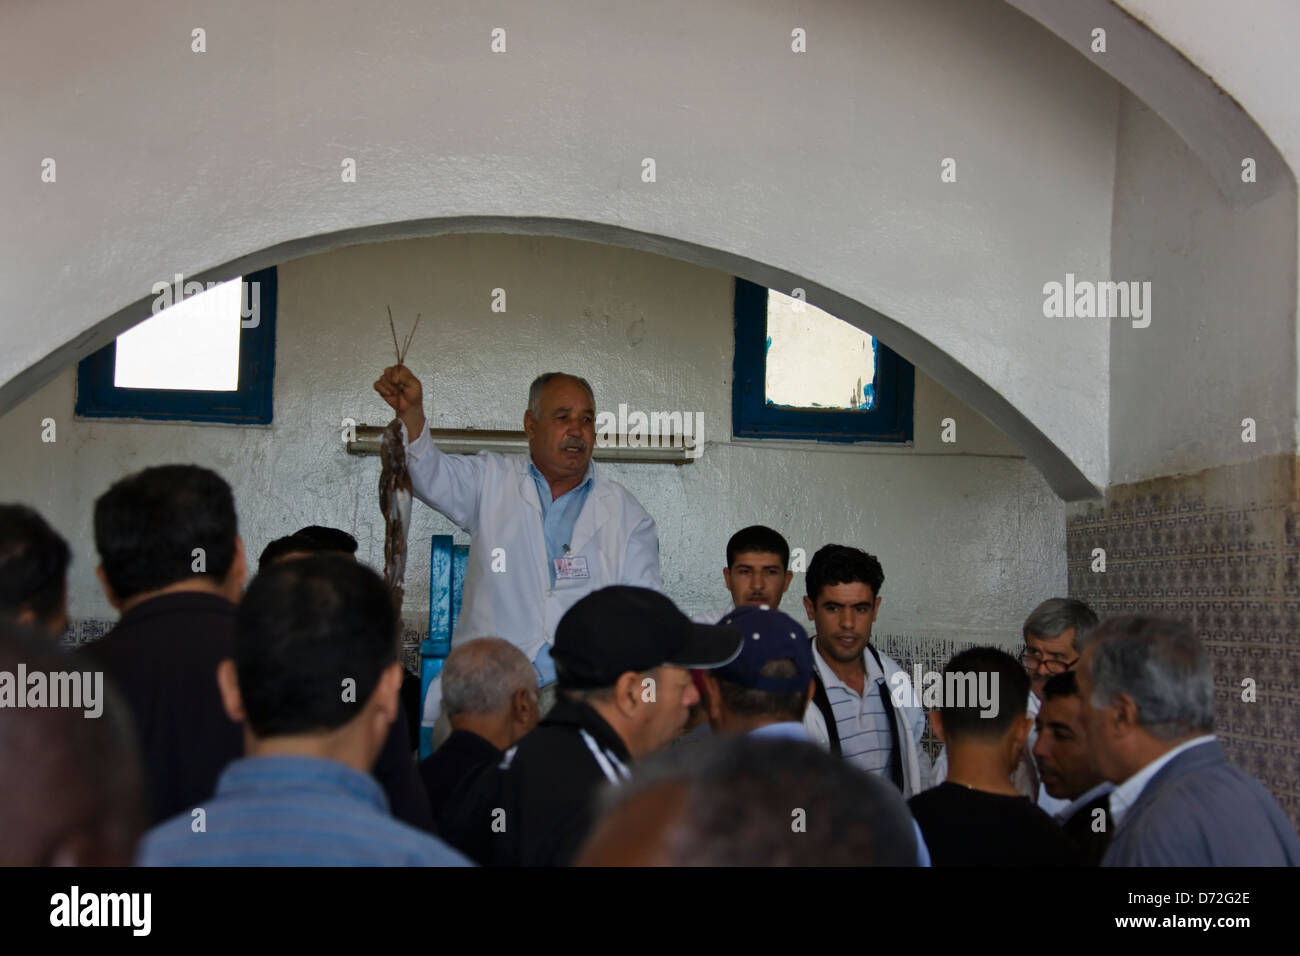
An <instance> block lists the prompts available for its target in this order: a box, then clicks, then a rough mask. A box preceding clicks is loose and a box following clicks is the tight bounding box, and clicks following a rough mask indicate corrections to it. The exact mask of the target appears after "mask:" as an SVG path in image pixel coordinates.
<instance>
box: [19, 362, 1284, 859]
mask: <svg viewBox="0 0 1300 956" xmlns="http://www.w3.org/2000/svg"><path fill="white" fill-rule="evenodd" d="M375 387H376V390H377V391H378V392H379V393H380V395H382V396H383V397H384V399H385V400H386V401H387V402H388V403H389V404H390V405H391V406H392V407H393V409H394V410H395V412H396V413H397V415H398V417H399V418H400V420H401V421H402V423H403V427H404V430H405V432H406V434H405V436H404V437H405V438H406V440H407V442H408V462H409V466H410V473H411V477H412V482H413V486H414V490H415V494H416V496H417V497H418V498H420V499H421V500H422V501H424V502H425V503H426V504H428V505H429V506H431V507H434V508H436V509H437V510H439V511H440V512H442V513H443V514H445V515H446V516H447V517H448V518H450V519H451V520H452V521H454V522H455V523H456V524H457V525H459V526H460V527H461V528H463V529H464V530H465V531H466V532H467V533H468V534H469V535H470V536H471V548H470V560H469V570H468V574H467V578H466V582H465V592H464V598H463V607H462V612H461V615H460V618H459V621H458V623H457V628H456V633H455V635H454V639H453V645H454V646H453V650H452V652H451V654H450V655H449V656H448V657H447V659H446V661H445V664H444V666H443V667H442V670H441V672H440V674H439V675H438V678H437V680H436V681H435V682H434V686H433V687H432V689H431V692H430V693H429V694H428V696H427V698H426V699H423V700H421V699H420V693H419V679H418V677H416V676H415V675H412V674H409V673H407V672H405V671H404V669H403V667H402V664H401V662H400V659H399V645H398V641H399V630H400V622H399V620H398V617H397V614H396V611H395V609H394V604H393V601H392V597H391V594H390V593H389V591H388V589H387V588H386V587H385V585H384V583H383V580H382V579H381V577H380V576H379V575H378V574H376V573H375V572H374V571H373V570H371V569H369V568H367V567H366V566H364V565H363V564H361V563H359V562H358V561H357V559H356V551H357V542H356V540H355V539H354V538H353V537H352V536H351V535H349V534H347V533H346V532H343V531H340V530H338V529H329V528H322V527H317V526H313V527H309V528H304V529H302V530H300V531H298V532H296V533H294V534H292V535H289V536H288V537H285V538H281V539H278V540H276V541H273V542H272V543H271V544H270V545H268V546H267V547H266V549H265V550H264V551H263V553H262V555H261V558H260V560H259V562H258V570H257V574H256V575H255V576H254V577H253V579H252V581H251V583H248V584H247V586H245V582H246V578H247V558H246V556H245V552H244V544H243V539H242V538H241V536H240V534H239V528H238V521H237V517H236V509H235V501H234V496H233V493H232V491H231V489H230V487H229V485H228V484H227V483H226V482H225V481H224V480H223V479H222V478H221V477H220V476H218V475H216V474H214V473H213V472H212V471H210V470H207V469H204V468H201V467H198V466H194V465H168V466H160V467H152V468H146V469H144V470H142V471H140V472H137V473H135V474H131V475H128V476H126V477H124V478H122V479H121V480H119V481H117V482H116V483H114V484H113V485H112V486H111V487H110V488H109V489H108V490H107V491H105V492H104V493H103V494H102V495H101V496H100V497H99V498H98V499H97V501H96V502H95V513H94V536H95V546H96V549H97V551H98V556H99V564H98V567H97V568H96V574H97V576H98V578H99V581H100V584H101V586H102V588H103V591H104V594H105V596H106V597H107V600H108V602H109V603H110V605H111V606H112V607H113V608H114V609H115V610H116V611H117V612H118V614H119V619H118V621H117V623H116V625H115V626H114V627H113V628H112V629H111V630H110V631H109V633H108V634H107V635H105V636H104V637H103V638H101V639H100V640H97V641H94V642H91V643H89V644H86V645H84V646H83V647H81V648H78V649H77V650H76V651H68V650H65V649H63V648H61V647H60V646H59V643H58V638H59V637H60V636H61V635H62V634H63V633H64V631H65V630H66V627H67V621H68V607H67V572H68V565H69V553H70V552H69V548H68V545H67V543H66V542H65V541H64V539H63V538H62V537H61V536H60V535H59V534H58V533H57V532H56V531H54V530H53V529H52V528H51V527H50V526H49V525H48V524H47V523H46V522H45V521H44V520H43V519H42V518H41V516H40V515H39V514H37V513H36V512H35V511H33V510H32V509H30V508H27V507H24V506H21V505H3V506H0V776H2V777H3V778H5V779H6V780H7V781H10V783H11V785H10V795H9V798H8V799H7V800H6V802H5V804H4V806H3V807H0V864H74V865H77V864H82V865H85V864H91V865H95V864H125V863H131V862H138V863H140V864H143V865H164V866H172V865H205V866H212V865H273V866H274V865H471V864H475V863H477V864H481V865H491V866H521V865H522V866H554V865H570V864H578V865H888V866H917V865H920V866H927V865H934V866H962V865H1010V866H1079V865H1096V864H1102V865H1125V866H1166V865H1202V866H1234V865H1241V866H1259V865H1295V864H1297V863H1300V838H1297V835H1296V831H1295V828H1294V826H1293V825H1292V824H1291V822H1290V820H1289V819H1288V818H1287V817H1286V815H1285V813H1284V812H1283V811H1282V809H1281V808H1280V807H1279V805H1278V804H1277V802H1276V801H1275V800H1274V798H1273V797H1272V796H1270V795H1269V794H1268V792H1267V791H1266V790H1265V789H1264V788H1263V787H1262V786H1261V785H1260V784H1259V783H1258V782H1257V781H1256V780H1255V779H1254V778H1252V777H1251V776H1250V775H1248V774H1246V773H1245V772H1243V771H1242V770H1240V769H1239V768H1237V767H1235V766H1234V765H1233V764H1232V763H1230V762H1229V761H1228V760H1227V758H1226V757H1225V755H1224V753H1223V750H1222V748H1221V747H1220V745H1219V743H1218V742H1217V741H1216V739H1215V736H1214V720H1215V711H1214V682H1213V677H1212V674H1211V668H1210V662H1209V658H1208V655H1207V653H1206V651H1205V649H1204V647H1203V646H1202V645H1201V643H1200V641H1199V640H1198V639H1197V637H1196V636H1195V634H1193V633H1192V631H1191V630H1190V629H1189V628H1188V627H1187V626H1186V625H1185V624H1183V623H1181V622H1178V621H1173V620H1167V619H1162V618H1156V617H1149V616H1128V617H1115V618H1109V619H1106V620H1101V621H1099V620H1098V619H1097V616H1096V615H1095V614H1094V613H1093V612H1092V611H1091V610H1090V609H1089V608H1087V607H1086V605H1084V604H1082V603H1081V602H1079V601H1076V600H1070V599H1065V598H1050V599H1048V600H1046V601H1043V602H1042V603H1041V604H1040V605H1039V606H1037V607H1035V608H1034V609H1033V610H1032V611H1031V612H1030V613H1029V615H1028V617H1027V618H1026V620H1025V623H1024V627H1023V632H1022V638H1023V644H1024V647H1023V650H1022V652H1021V653H1020V656H1019V658H1017V657H1015V656H1013V655H1011V654H1008V653H1007V652H1006V651H1005V650H1002V649H999V648H995V647H972V648H969V649H966V650H963V651H961V652H960V653H958V654H956V655H955V656H954V657H953V658H952V659H951V660H950V661H949V662H948V663H947V665H946V666H945V667H944V671H943V674H942V675H936V676H937V678H938V680H937V685H938V687H939V689H940V691H939V698H938V700H936V701H934V702H933V703H923V702H922V700H921V695H920V694H919V693H917V691H919V688H915V687H913V686H912V675H909V673H908V672H907V671H906V670H905V669H904V667H903V666H902V665H900V663H899V662H897V661H895V660H893V659H892V658H891V657H890V656H889V655H887V654H885V653H883V652H882V651H881V650H880V649H879V648H877V647H876V646H875V645H874V644H873V643H872V629H873V626H874V624H875V621H876V618H877V615H878V614H879V612H880V608H881V600H882V598H881V592H882V588H883V585H884V577H885V576H884V570H883V568H882V566H881V563H880V561H879V560H878V559H877V558H876V557H875V556H873V555H871V554H869V553H867V552H866V551H864V550H861V549H859V548H855V547H850V546H846V545H840V544H827V545H825V546H824V547H822V548H820V549H819V550H817V551H816V553H815V554H814V555H813V558H812V560H811V562H810V563H809V565H808V568H807V570H806V572H805V574H804V576H803V579H802V585H803V591H804V594H803V595H802V608H801V609H799V610H796V611H795V613H794V614H787V613H785V612H783V611H782V610H781V607H780V606H781V603H782V601H783V599H784V598H785V597H786V593H787V590H788V589H789V588H790V587H791V585H792V583H793V581H794V575H793V573H792V571H791V569H790V567H789V565H790V550H789V546H788V544H787V542H786V540H785V538H784V537H783V536H782V535H781V534H780V533H778V532H777V531H775V530H773V529H771V528H768V527H765V526H761V525H755V526H751V527H747V528H744V529H742V530H740V531H738V532H737V533H735V534H734V535H733V536H732V537H731V539H730V541H729V542H728V543H727V546H726V554H725V557H726V567H725V568H724V569H723V574H722V583H723V585H724V586H725V588H726V591H727V593H728V594H729V595H730V599H729V601H728V604H729V607H728V608H726V609H725V611H720V613H718V614H717V615H704V616H701V617H699V618H697V619H695V620H692V619H691V618H689V617H688V616H687V615H686V614H684V613H683V612H682V611H681V610H680V609H679V608H678V607H677V606H676V605H675V604H674V602H673V601H672V600H671V599H669V598H668V597H667V596H666V595H665V594H664V586H663V582H662V578H661V576H660V571H659V547H658V536H657V532H656V528H655V523H654V521H653V519H652V518H651V517H650V516H649V515H648V514H647V513H646V512H645V510H644V509H643V508H642V507H641V506H640V505H639V503H638V502H637V501H636V500H635V498H633V496H632V495H631V494H630V493H628V492H627V491H626V489H624V488H622V487H621V486H620V485H618V484H617V483H615V482H613V481H611V480H609V479H608V478H606V477H604V476H603V475H601V474H600V473H598V472H597V470H596V466H595V464H594V463H593V462H592V461H591V452H592V448H593V445H594V421H595V400H594V396H593V394H592V391H591V388H590V386H589V385H588V384H587V383H586V382H585V381H584V380H582V379H580V378H576V377H574V376H569V375H560V374H548V375H544V376H541V377H539V378H538V379H537V380H536V381H535V382H534V383H533V386H532V388H531V389H530V394H529V404H528V409H527V411H526V412H525V414H524V426H525V431H526V432H527V434H528V437H529V453H528V454H527V455H493V454H489V453H481V454H479V455H475V456H459V455H447V454H444V453H442V452H441V451H440V450H438V448H437V447H436V445H435V444H434V443H433V441H432V439H431V438H430V436H429V432H428V429H427V424H426V422H425V418H424V411H423V407H422V406H423V392H422V388H421V385H420V383H419V381H418V380H417V379H416V378H415V376H414V375H413V374H411V372H410V370H409V369H406V368H405V367H403V366H395V367H393V368H390V369H386V370H385V372H384V375H383V376H382V377H381V378H380V380H379V381H378V382H376V385H375ZM502 555H505V556H506V559H505V561H500V558H501V556H502ZM791 610H794V608H791ZM799 611H802V614H800V613H799ZM797 618H802V620H803V621H806V623H807V625H808V627H807V629H806V628H805V625H804V623H802V622H801V620H798V619H797ZM90 671H94V672H102V673H103V674H104V675H105V676H106V678H107V680H106V681H105V682H104V683H105V689H104V693H103V700H102V703H103V707H102V717H101V718H92V717H89V716H87V715H86V713H83V711H82V710H77V709H72V708H69V707H16V706H14V703H13V701H12V700H11V701H9V703H8V704H6V699H5V683H4V675H5V674H10V675H14V674H18V673H26V674H37V673H40V674H45V675H56V674H67V673H73V672H90ZM10 687H11V691H12V690H15V689H16V690H17V692H18V693H25V689H23V688H14V687H13V684H12V681H11V684H10ZM977 688H978V692H976V689H977ZM927 722H928V725H929V727H930V729H931V731H932V732H933V734H934V736H935V737H936V738H937V739H938V740H939V741H941V742H942V748H943V749H942V752H941V753H940V754H938V755H937V759H936V760H935V761H934V762H933V764H932V762H931V760H930V758H929V755H928V753H927V750H926V748H925V746H924V744H923V741H922V738H923V735H924V733H925V730H926V726H927ZM421 725H423V726H425V727H433V728H435V729H436V734H435V739H436V740H437V741H438V746H437V747H436V749H435V750H434V751H433V753H432V755H431V756H429V757H427V758H425V759H424V760H422V761H418V762H417V759H416V755H415V754H414V752H413V742H414V741H415V740H416V739H417V737H418V733H419V729H420V726H421Z"/></svg>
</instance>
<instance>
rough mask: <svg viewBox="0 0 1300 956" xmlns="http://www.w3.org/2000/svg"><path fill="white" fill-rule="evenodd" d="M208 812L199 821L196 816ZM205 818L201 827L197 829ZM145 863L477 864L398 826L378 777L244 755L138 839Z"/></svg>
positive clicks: (296, 759)
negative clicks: (211, 788) (198, 798)
mask: <svg viewBox="0 0 1300 956" xmlns="http://www.w3.org/2000/svg"><path fill="white" fill-rule="evenodd" d="M198 810H202V811H203V812H202V814H201V815H200V814H199V813H198V812H197V811H198ZM200 821H201V824H200ZM138 862H139V864H140V865H141V866H472V865H473V864H472V863H470V862H469V861H468V860H467V859H465V857H463V856H461V854H459V853H457V852H456V851H455V850H453V849H452V848H451V847H449V846H447V845H446V844H445V843H443V842H442V841H441V840H438V839H435V838H434V837H432V836H430V835H429V834H427V833H422V832H420V831H419V830H416V829H415V828H414V827H410V826H407V825H406V824H405V823H402V822H401V821H399V820H394V819H393V817H392V816H391V815H390V814H389V811H388V799H387V798H386V797H385V796H384V791H383V790H382V789H381V788H380V786H379V784H378V783H376V782H375V779H374V777H372V776H370V775H369V774H365V773H361V772H360V771H358V770H354V769H353V768H351V767H349V766H347V765H345V764H342V763H340V762H339V761H337V760H327V759H324V758H321V757H300V756H268V757H244V758H242V759H240V760H236V761H234V762H233V763H231V764H230V765H229V766H227V767H226V769H225V770H224V771H223V772H222V774H221V777H220V779H218V780H217V792H216V793H215V794H214V795H213V796H212V797H210V798H209V799H207V800H205V801H203V802H202V803H200V804H199V805H198V806H197V807H195V809H194V810H193V811H191V812H187V813H182V814H180V815H178V816H175V817H172V818H171V819H170V820H167V821H164V822H163V823H160V824H159V825H158V826H156V827H154V828H153V829H152V830H150V831H149V832H148V833H146V834H145V836H144V839H143V840H141V841H140V849H139V854H138Z"/></svg>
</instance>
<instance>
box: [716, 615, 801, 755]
mask: <svg viewBox="0 0 1300 956" xmlns="http://www.w3.org/2000/svg"><path fill="white" fill-rule="evenodd" d="M718 623H719V624H729V625H731V626H733V627H736V628H739V629H740V631H741V633H742V634H744V637H745V641H744V644H743V645H742V646H741V649H740V654H739V656H737V657H736V659H735V660H733V661H732V662H731V663H729V664H725V665H723V666H722V667H719V668H715V669H714V670H711V671H704V672H703V673H702V677H703V679H704V687H705V690H706V694H705V698H706V699H705V709H706V712H707V713H708V716H709V725H710V726H711V727H712V728H713V732H714V733H715V734H753V735H754V736H759V737H788V738H791V739H794V740H804V741H806V740H808V731H807V730H806V729H805V727H804V724H803V715H804V711H805V710H806V709H807V707H808V702H809V701H810V700H811V699H812V694H813V659H812V645H811V644H810V643H809V641H808V633H807V632H806V631H805V630H804V629H803V628H802V627H800V626H799V623H798V622H797V621H795V620H794V619H793V618H791V617H790V616H788V615H786V614H782V613H781V612H780V611H774V610H771V609H770V608H769V607H768V606H767V605H766V604H763V605H752V604H751V605H741V606H740V607H738V608H736V609H735V610H733V611H732V612H731V613H730V614H728V615H727V616H726V617H724V618H723V619H722V620H721V621H719V622H718Z"/></svg>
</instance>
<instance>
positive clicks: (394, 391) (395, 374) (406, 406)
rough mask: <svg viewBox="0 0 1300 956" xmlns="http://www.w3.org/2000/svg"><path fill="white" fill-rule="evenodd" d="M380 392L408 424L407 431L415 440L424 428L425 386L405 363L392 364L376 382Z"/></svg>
mask: <svg viewBox="0 0 1300 956" xmlns="http://www.w3.org/2000/svg"><path fill="white" fill-rule="evenodd" d="M375 391H376V392H378V393H379V395H380V397H381V398H383V400H384V401H386V402H387V403H388V404H389V405H390V406H391V407H392V409H393V411H395V412H397V417H398V418H400V419H401V420H402V423H403V424H404V425H406V433H407V434H408V435H409V436H410V438H411V440H412V441H414V440H415V439H416V438H418V437H419V435H420V432H421V431H423V429H424V388H423V387H422V386H421V385H420V380H419V379H418V378H416V377H415V375H414V374H413V373H412V372H411V370H410V369H409V368H407V367H406V366H405V365H390V366H389V367H388V368H386V369H384V374H383V375H381V376H379V379H378V380H377V381H376V382H375Z"/></svg>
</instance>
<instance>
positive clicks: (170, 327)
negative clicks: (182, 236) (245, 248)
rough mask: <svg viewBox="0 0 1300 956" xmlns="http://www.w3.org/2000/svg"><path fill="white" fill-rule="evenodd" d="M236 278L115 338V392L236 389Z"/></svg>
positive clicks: (238, 295)
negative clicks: (133, 390) (132, 389)
mask: <svg viewBox="0 0 1300 956" xmlns="http://www.w3.org/2000/svg"><path fill="white" fill-rule="evenodd" d="M242 286H243V283H242V281H241V280H240V279H231V280H230V281H229V282H223V283H221V284H220V285H218V286H214V287H213V288H211V289H208V290H206V291H204V292H200V293H198V294H196V295H191V296H187V297H185V298H184V299H182V300H181V301H180V302H178V303H176V304H175V305H173V306H170V307H168V308H165V309H163V310H162V311H161V312H159V313H158V314H157V315H154V316H151V317H150V318H148V319H145V321H143V322H141V323H140V324H139V325H137V326H136V327H135V328H133V329H131V330H129V331H127V332H123V333H122V334H121V335H119V336H118V337H117V363H116V365H115V366H114V369H113V384H114V386H116V387H117V388H152V389H185V390H190V391H206V392H233V391H236V390H238V388H239V332H240V318H241V313H240V307H241V305H242V304H243V303H242V301H241V298H242V296H241V290H242Z"/></svg>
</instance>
